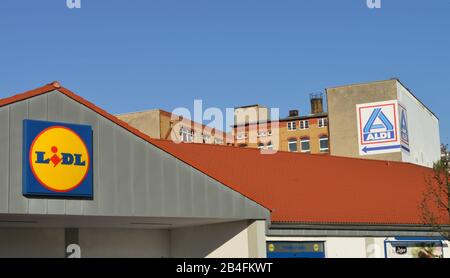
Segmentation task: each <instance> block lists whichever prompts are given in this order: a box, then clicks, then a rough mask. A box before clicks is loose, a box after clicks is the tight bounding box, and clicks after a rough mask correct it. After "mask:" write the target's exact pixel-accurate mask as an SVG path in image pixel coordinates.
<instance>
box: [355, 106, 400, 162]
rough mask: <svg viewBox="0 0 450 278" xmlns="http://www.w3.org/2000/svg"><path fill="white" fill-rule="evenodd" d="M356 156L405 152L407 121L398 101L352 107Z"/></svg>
mask: <svg viewBox="0 0 450 278" xmlns="http://www.w3.org/2000/svg"><path fill="white" fill-rule="evenodd" d="M356 114H357V118H358V124H357V125H358V142H359V154H360V155H372V154H380V153H392V152H400V151H401V150H402V149H403V150H405V151H408V152H409V138H408V118H407V113H406V109H405V108H403V107H402V106H401V105H399V103H398V101H396V100H393V101H383V102H373V103H366V104H359V105H357V106H356Z"/></svg>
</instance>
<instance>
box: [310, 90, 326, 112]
mask: <svg viewBox="0 0 450 278" xmlns="http://www.w3.org/2000/svg"><path fill="white" fill-rule="evenodd" d="M309 97H310V100H311V114H320V113H323V95H322V94H321V93H319V94H310V95H309Z"/></svg>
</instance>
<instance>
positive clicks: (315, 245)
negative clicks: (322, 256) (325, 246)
mask: <svg viewBox="0 0 450 278" xmlns="http://www.w3.org/2000/svg"><path fill="white" fill-rule="evenodd" d="M313 248H314V252H319V244H317V243H316V244H314V245H313Z"/></svg>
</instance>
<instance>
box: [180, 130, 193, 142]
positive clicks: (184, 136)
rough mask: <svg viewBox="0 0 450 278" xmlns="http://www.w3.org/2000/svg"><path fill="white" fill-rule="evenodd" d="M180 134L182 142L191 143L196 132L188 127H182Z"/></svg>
mask: <svg viewBox="0 0 450 278" xmlns="http://www.w3.org/2000/svg"><path fill="white" fill-rule="evenodd" d="M180 135H181V141H182V142H187V143H190V142H192V141H193V138H194V134H193V132H192V130H190V129H188V128H184V127H182V128H181V129H180Z"/></svg>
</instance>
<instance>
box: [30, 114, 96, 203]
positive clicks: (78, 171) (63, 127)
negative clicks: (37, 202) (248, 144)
mask: <svg viewBox="0 0 450 278" xmlns="http://www.w3.org/2000/svg"><path fill="white" fill-rule="evenodd" d="M23 128H24V132H23V134H24V138H23V142H24V146H23V194H24V195H25V196H39V197H62V198H92V196H93V193H92V192H93V188H92V176H93V175H92V171H93V170H92V168H93V167H92V128H91V127H90V126H87V125H75V124H67V123H53V122H44V121H34V120H24V122H23Z"/></svg>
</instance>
